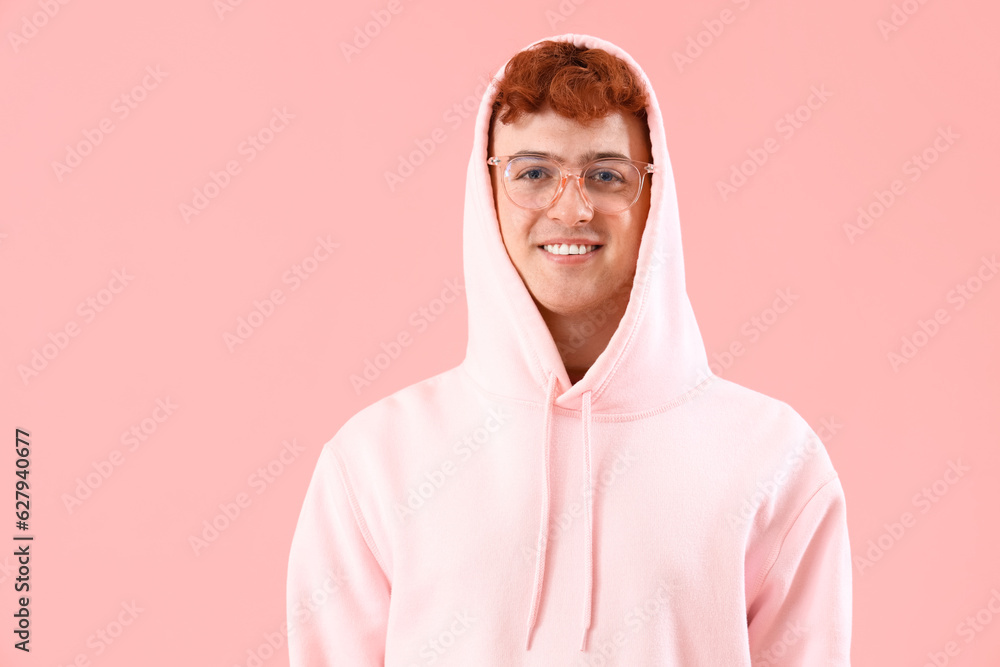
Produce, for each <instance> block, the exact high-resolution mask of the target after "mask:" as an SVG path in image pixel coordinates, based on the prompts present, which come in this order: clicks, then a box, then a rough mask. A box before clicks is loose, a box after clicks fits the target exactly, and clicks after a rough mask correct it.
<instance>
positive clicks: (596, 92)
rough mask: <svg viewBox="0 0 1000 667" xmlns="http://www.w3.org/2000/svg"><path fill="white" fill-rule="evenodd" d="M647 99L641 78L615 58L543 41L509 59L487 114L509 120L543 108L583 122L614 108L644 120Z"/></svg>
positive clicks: (597, 51) (566, 43) (601, 51)
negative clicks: (548, 108) (491, 113)
mask: <svg viewBox="0 0 1000 667" xmlns="http://www.w3.org/2000/svg"><path fill="white" fill-rule="evenodd" d="M647 103H648V98H647V96H646V91H645V88H644V87H643V84H642V81H641V80H640V79H639V77H638V76H637V75H636V74H635V72H633V71H632V69H631V68H630V67H629V66H628V65H627V64H626V63H625V61H624V60H622V59H621V58H619V57H618V56H615V55H612V54H610V53H608V52H607V51H605V50H603V49H588V48H584V47H580V46H577V45H575V44H572V43H570V42H554V41H551V40H549V41H544V42H540V43H538V44H536V45H534V46H533V47H532V48H530V49H526V50H524V51H521V52H519V53H517V55H515V56H514V57H513V58H511V60H510V61H509V62H508V63H507V67H506V68H505V69H504V76H503V79H502V80H501V81H500V82H499V85H498V88H497V94H496V97H495V98H494V102H493V115H492V116H491V117H490V132H491V134H492V131H493V125H494V122H495V121H496V120H497V119H499V120H500V122H502V123H504V124H508V123H512V122H514V121H516V120H517V119H518V118H520V117H521V115H522V114H525V113H533V112H535V111H537V110H538V109H540V108H541V107H543V106H545V105H546V104H548V105H550V106H551V107H552V109H553V110H554V111H555V112H556V113H558V114H559V115H561V116H564V117H566V118H571V119H573V120H576V121H579V122H581V123H587V122H589V121H592V120H596V119H599V118H603V117H605V116H607V115H608V114H609V113H612V112H614V111H622V112H624V113H631V114H634V115H635V116H636V117H637V118H639V119H640V120H642V121H643V126H644V127H647V128H648V125H647V123H646V105H647Z"/></svg>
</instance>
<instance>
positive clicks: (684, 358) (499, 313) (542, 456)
mask: <svg viewBox="0 0 1000 667" xmlns="http://www.w3.org/2000/svg"><path fill="white" fill-rule="evenodd" d="M546 40H552V41H567V42H572V43H573V44H576V45H578V46H583V47H587V48H600V49H603V50H605V51H607V52H609V53H612V54H614V55H616V56H618V57H619V58H621V59H622V60H624V61H625V62H626V63H627V64H628V65H629V66H630V67H631V68H632V69H633V70H634V71H635V73H636V75H637V76H638V78H639V79H640V81H641V82H642V84H643V85H644V86H645V88H646V92H647V95H648V99H649V104H648V106H647V107H646V111H647V120H648V123H649V137H650V141H651V143H652V161H653V164H654V165H655V166H656V173H655V174H654V176H653V178H652V191H651V200H650V209H649V215H648V217H647V220H646V226H645V229H644V231H643V234H642V240H641V245H640V249H639V258H638V262H637V266H636V275H635V279H634V280H633V285H632V290H631V292H630V296H629V303H628V307H627V308H626V310H625V314H624V316H623V317H622V319H621V322H620V323H619V325H618V328H617V330H616V331H615V333H614V335H613V336H612V338H611V340H610V342H609V343H608V345H607V347H606V348H605V350H604V351H603V352H602V353H601V355H600V356H599V357H598V358H597V360H596V362H595V363H594V364H593V366H591V368H590V369H589V370H588V371H587V373H586V375H585V376H584V377H583V378H582V379H581V380H580V381H579V382H577V383H576V384H571V383H570V381H569V376H568V374H567V372H566V368H565V366H564V365H563V362H562V359H561V357H560V354H559V351H558V349H557V347H556V344H555V341H554V340H553V338H552V335H551V333H550V332H549V329H548V327H547V325H546V324H545V321H544V320H543V319H542V315H541V313H539V311H538V308H537V307H536V306H535V303H534V301H533V300H532V297H531V294H530V293H529V292H528V289H527V287H526V286H525V285H524V283H523V282H522V280H521V277H520V276H519V275H518V273H517V270H516V269H515V268H514V265H513V264H512V263H511V261H510V258H509V257H508V255H507V251H506V249H505V247H504V244H503V239H502V237H501V235H500V225H499V221H498V219H497V215H496V210H495V208H494V204H493V190H492V185H491V182H490V174H489V171H488V169H489V167H488V166H487V163H486V158H487V157H488V156H487V141H488V132H489V122H490V116H491V114H492V103H493V98H494V97H495V95H496V89H497V84H498V82H499V81H500V80H501V79H502V77H503V74H504V68H505V67H506V63H504V65H502V66H501V67H500V68H499V69H498V71H497V73H496V75H495V76H494V78H493V80H492V82H491V84H490V85H489V87H488V88H487V89H486V92H485V93H484V95H483V98H482V101H481V102H480V105H479V111H478V113H477V115H476V124H475V130H474V131H475V136H474V141H473V147H472V156H471V157H470V159H469V167H468V172H467V180H466V193H465V214H464V215H465V218H464V224H463V253H464V257H463V261H464V275H465V288H466V298H467V301H468V310H469V338H468V347H467V349H466V358H465V360H464V361H463V366H464V368H465V370H466V371H467V372H468V374H469V375H470V376H471V377H472V378H473V379H474V380H475V381H476V382H477V383H478V384H479V385H480V386H481V387H482V388H483V389H484V390H485V391H487V392H489V393H492V394H495V395H498V396H502V397H507V398H511V399H515V400H517V401H520V402H530V403H535V404H543V405H544V418H543V420H542V423H541V424H540V425H539V443H540V444H541V447H540V450H539V458H538V464H539V466H542V467H543V468H544V473H545V474H544V476H543V479H544V483H545V489H544V493H543V495H542V497H543V506H542V507H541V508H539V527H538V550H537V553H538V555H537V562H536V567H535V577H534V590H533V594H532V597H531V606H530V608H529V609H526V625H527V628H526V635H527V636H526V647H527V649H528V650H530V648H531V636H532V632H533V629H534V625H535V619H536V617H537V612H538V606H539V602H540V599H541V595H542V591H543V584H544V577H545V541H546V539H545V538H546V536H547V535H548V532H549V522H550V519H551V517H550V516H549V480H550V477H549V473H550V470H549V452H550V447H551V442H550V434H551V421H552V413H553V409H554V408H555V407H559V408H563V409H565V410H569V411H575V412H579V418H580V422H581V430H580V434H581V443H582V444H583V451H584V456H585V457H586V459H587V460H586V462H585V463H586V465H585V470H586V471H587V476H588V481H589V485H588V489H589V492H588V493H587V496H586V499H587V505H588V507H587V511H586V514H587V518H588V522H587V553H585V554H583V555H582V557H583V558H585V559H586V560H587V565H588V567H586V568H585V569H586V570H587V572H588V573H589V574H588V577H589V579H588V580H587V581H584V582H581V585H582V586H584V587H585V591H587V592H588V593H589V595H586V602H585V605H584V609H582V610H581V634H582V642H581V650H585V648H586V641H587V632H588V630H589V627H590V615H591V601H592V599H593V583H594V576H593V510H592V507H593V498H592V495H593V478H592V471H591V466H590V448H591V442H590V432H591V428H590V423H591V418H592V415H594V414H601V415H618V416H621V417H625V416H629V415H630V416H632V417H639V416H641V414H640V413H649V412H654V411H659V410H663V409H665V408H666V407H669V406H670V405H671V404H673V403H675V402H676V401H677V399H679V398H680V397H681V396H682V395H683V394H685V393H687V392H689V391H692V390H695V389H697V388H698V386H699V385H700V383H702V382H703V381H707V380H708V379H710V378H711V372H710V371H709V368H708V361H707V358H706V354H705V347H704V343H703V342H702V339H701V333H700V331H699V330H698V324H697V322H696V321H695V317H694V312H693V310H692V308H691V303H690V301H689V300H688V295H687V290H686V287H685V282H684V258H683V255H682V252H681V231H680V220H679V216H678V208H677V192H676V190H675V187H674V177H673V170H672V168H671V165H670V156H669V154H668V153H667V143H666V138H665V136H664V131H663V117H662V115H661V113H660V106H659V103H658V102H657V99H656V95H655V93H654V91H653V87H652V85H651V84H650V81H649V79H648V78H647V76H646V74H645V72H643V70H642V69H641V68H640V67H639V65H638V64H637V63H636V62H635V60H633V59H632V57H631V56H630V55H629V54H628V53H626V52H625V51H624V50H622V49H621V48H620V47H618V46H616V45H614V44H612V43H611V42H608V41H605V40H603V39H599V38H597V37H591V36H589V35H578V34H565V35H558V36H554V37H546V38H544V39H541V40H538V41H537V42H533V43H532V44H529V45H528V46H526V47H525V48H526V49H527V48H530V47H531V46H533V45H534V44H537V43H538V42H541V41H546Z"/></svg>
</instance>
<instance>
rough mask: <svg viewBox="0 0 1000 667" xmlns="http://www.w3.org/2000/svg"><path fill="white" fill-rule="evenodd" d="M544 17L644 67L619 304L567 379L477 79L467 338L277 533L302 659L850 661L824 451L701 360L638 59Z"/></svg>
mask: <svg viewBox="0 0 1000 667" xmlns="http://www.w3.org/2000/svg"><path fill="white" fill-rule="evenodd" d="M549 39H555V40H568V41H572V42H573V43H575V44H579V45H584V46H587V47H599V48H602V49H605V50H606V51H609V52H611V53H614V54H616V55H618V56H620V57H621V58H622V59H624V60H625V61H626V62H627V63H628V64H629V65H630V66H631V67H633V68H634V69H635V72H636V74H637V75H639V77H640V78H641V80H642V82H643V83H644V84H645V85H646V87H647V89H648V91H649V95H650V104H649V107H648V115H649V131H650V135H651V140H652V148H653V162H654V163H655V164H656V165H658V166H659V167H660V168H661V169H662V171H661V172H659V173H657V174H656V175H655V176H654V177H653V184H652V203H651V209H650V212H649V217H648V220H647V223H646V228H645V232H644V234H643V237H642V245H641V250H640V255H639V260H638V266H637V274H636V279H635V281H634V284H633V287H632V291H631V296H630V301H629V304H628V309H627V311H626V313H625V316H624V318H623V319H622V321H621V323H620V325H619V326H618V328H617V330H616V332H615V334H614V337H613V338H612V339H611V341H610V343H609V345H608V347H607V348H606V349H605V351H604V352H603V353H602V354H601V356H600V357H599V358H598V359H597V361H596V363H595V364H594V365H593V366H592V367H591V368H590V370H589V371H588V372H587V374H586V376H585V377H584V378H583V379H582V380H580V381H579V382H577V383H576V384H574V385H571V384H570V382H569V379H568V377H567V374H566V370H565V368H564V366H563V364H562V361H561V359H560V356H559V353H558V351H557V349H556V346H555V344H554V342H553V339H552V336H551V334H550V333H549V331H548V329H547V327H546V325H545V323H544V321H543V320H542V317H541V315H540V314H539V312H538V310H537V308H536V307H535V305H534V303H533V301H532V299H531V297H530V295H529V293H528V291H527V289H526V288H525V286H524V284H523V282H522V281H521V279H520V277H519V276H518V274H517V272H516V271H515V269H514V267H513V265H512V264H511V262H510V260H509V258H508V257H507V254H506V252H505V250H504V246H503V241H502V239H501V236H500V231H499V226H498V222H497V217H496V213H495V210H494V205H493V198H492V191H491V188H490V180H489V174H488V172H487V169H488V167H487V164H486V158H487V155H486V141H487V129H488V122H489V117H490V111H491V107H490V105H491V100H492V98H493V95H494V93H495V87H494V86H491V87H490V88H489V89H488V90H487V91H486V92H485V94H484V96H483V99H482V102H481V104H480V107H479V112H478V115H477V117H476V125H475V138H474V145H473V148H472V157H471V159H470V160H469V167H468V175H467V185H466V199H465V219H464V228H463V234H464V271H465V288H466V295H467V299H468V310H469V340H468V348H467V352H466V357H465V360H464V361H463V362H462V363H461V364H460V365H459V366H457V367H455V368H453V369H451V370H448V371H446V372H444V373H441V374H439V375H437V376H434V377H431V378H429V379H427V380H424V381H422V382H418V383H416V384H413V385H411V386H409V387H406V388H404V389H401V390H400V391H397V392H396V393H394V394H392V395H391V396H388V397H386V398H384V399H382V400H380V401H378V402H376V403H374V404H373V405H370V406H368V407H366V408H365V409H363V410H361V411H360V412H359V413H357V414H356V415H354V416H353V417H352V418H351V419H350V420H349V421H348V422H347V423H346V424H344V425H343V427H342V428H341V429H340V430H339V431H338V432H337V433H336V435H335V436H334V437H333V438H332V439H331V440H330V441H329V442H328V443H327V444H326V445H325V446H324V447H323V449H322V451H321V453H320V455H319V460H318V462H317V465H316V469H315V472H314V474H313V477H312V480H311V482H310V484H309V487H308V490H307V493H306V496H305V502H304V505H303V507H302V510H301V515H300V517H299V522H298V526H297V528H296V531H295V535H294V538H293V541H292V545H291V554H290V560H289V566H288V600H287V602H288V608H287V611H288V625H289V648H290V657H291V664H292V665H293V667H304V666H309V667H317V666H320V665H345V666H349V667H362V666H367V665H383V664H384V665H387V666H390V667H410V666H413V665H461V666H462V667H472V666H474V667H482V666H488V665H502V666H522V665H523V666H527V665H538V666H544V667H553V666H560V667H561V666H563V665H595V666H596V665H627V666H629V667H636V666H639V667H645V666H650V665H654V666H659V665H678V666H681V665H683V666H684V667H693V666H696V665H704V666H706V667H737V666H747V667H749V666H750V665H753V666H754V667H762V666H765V665H770V666H777V665H783V666H792V665H795V666H806V667H833V666H837V667H840V666H842V665H849V664H850V661H849V648H850V639H851V559H850V549H849V543H848V532H847V522H846V505H845V498H844V491H843V488H842V487H841V484H840V480H839V479H838V477H837V472H836V471H835V469H834V467H833V465H832V463H831V461H830V458H829V456H828V453H827V451H826V449H825V448H824V446H823V444H822V443H821V442H820V441H819V440H818V438H817V436H816V434H815V433H814V432H813V430H812V429H811V428H810V427H809V425H808V424H807V423H806V422H805V421H804V420H803V419H802V418H801V417H800V416H799V415H798V414H797V413H796V412H795V411H794V410H793V409H792V408H791V407H789V406H788V405H787V404H785V403H783V402H781V401H778V400H776V399H773V398H770V397H767V396H764V395H762V394H760V393H757V392H755V391H752V390H750V389H747V388H744V387H742V386H739V385H737V384H734V383H733V382H730V381H727V380H724V379H722V378H719V377H717V376H714V375H713V374H712V373H711V372H710V370H709V368H708V363H707V358H706V354H705V349H704V345H703V343H702V339H701V334H700V332H699V330H698V325H697V323H696V321H695V317H694V313H693V311H692V308H691V305H690V303H689V300H688V296H687V292H686V288H685V283H684V260H683V257H682V254H681V235H680V225H679V219H678V209H677V195H676V192H675V189H674V180H673V172H672V170H671V166H670V158H669V155H668V153H667V145H666V140H665V137H664V130H663V120H662V116H661V113H660V107H659V105H658V103H657V101H656V97H655V94H654V93H653V89H652V86H651V85H650V83H649V80H648V78H647V77H646V75H645V73H644V72H643V71H642V69H641V68H640V67H639V65H638V64H637V63H636V62H635V61H634V60H633V59H632V58H631V57H630V56H629V55H628V54H627V53H625V52H624V51H623V50H622V49H620V48H619V47H617V46H615V45H614V44H611V43H609V42H607V41H604V40H602V39H598V38H595V37H591V36H587V35H577V34H567V35H561V36H556V37H551V38H549ZM502 75H503V68H502V67H501V68H500V70H499V71H498V73H497V77H496V78H497V79H499V78H500V77H501V76H502ZM494 85H495V84H494ZM584 333H586V332H584ZM546 536H547V538H546Z"/></svg>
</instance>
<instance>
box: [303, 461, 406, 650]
mask: <svg viewBox="0 0 1000 667" xmlns="http://www.w3.org/2000/svg"><path fill="white" fill-rule="evenodd" d="M382 562H383V561H382V559H381V557H380V555H379V552H378V550H377V547H376V545H375V543H374V541H373V540H372V537H371V534H370V532H369V531H368V527H367V524H366V523H365V521H364V517H363V516H362V514H361V511H360V508H359V506H358V503H357V498H356V497H355V495H354V492H353V490H352V486H351V484H350V477H349V476H348V475H347V471H346V469H345V468H344V467H343V464H342V462H341V461H340V460H339V458H338V456H337V453H336V452H335V451H334V449H333V448H332V447H331V445H330V443H327V445H326V446H325V447H324V448H323V451H322V452H321V453H320V456H319V459H318V461H317V463H316V469H315V471H314V472H313V476H312V479H311V481H310V483H309V488H308V489H307V491H306V496H305V501H304V502H303V505H302V510H301V512H300V514H299V520H298V524H297V525H296V528H295V534H294V535H293V537H292V545H291V552H290V555H289V560H288V589H287V608H286V611H287V615H288V650H289V660H290V665H291V667H329V666H333V665H337V666H339V665H349V666H350V667H368V666H374V665H379V666H381V665H382V664H383V660H384V655H385V638H386V625H387V621H388V616H389V592H390V585H389V579H388V577H387V576H386V573H385V568H384V567H383V565H382Z"/></svg>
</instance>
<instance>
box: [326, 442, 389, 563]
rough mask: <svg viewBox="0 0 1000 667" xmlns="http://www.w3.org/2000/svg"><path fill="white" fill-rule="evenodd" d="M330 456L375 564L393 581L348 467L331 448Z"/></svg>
mask: <svg viewBox="0 0 1000 667" xmlns="http://www.w3.org/2000/svg"><path fill="white" fill-rule="evenodd" d="M329 452H330V454H331V455H332V456H333V463H334V465H335V466H336V467H337V473H338V474H339V475H340V481H341V484H343V487H344V492H345V493H346V494H347V502H348V504H349V505H350V507H351V514H353V515H354V523H355V525H356V526H357V528H358V531H360V533H361V537H362V538H363V539H364V541H365V544H366V545H368V550H369V551H371V554H372V556H373V557H374V558H375V562H376V563H378V566H379V569H380V570H382V574H383V575H384V576H385V579H386V581H390V582H391V581H392V578H391V577H390V576H389V571H388V568H386V566H385V562H384V561H383V559H382V554H381V552H379V549H378V546H377V545H376V544H375V538H374V537H372V534H371V530H369V528H368V522H367V521H366V520H365V517H364V513H363V512H362V511H361V505H360V503H359V502H358V498H357V495H356V494H355V493H354V485H353V482H352V480H351V475H350V472H348V470H347V465H346V464H345V463H344V462H343V461H342V460H341V458H340V456H339V455H338V454H337V452H336V451H335V450H334V449H332V448H329Z"/></svg>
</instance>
